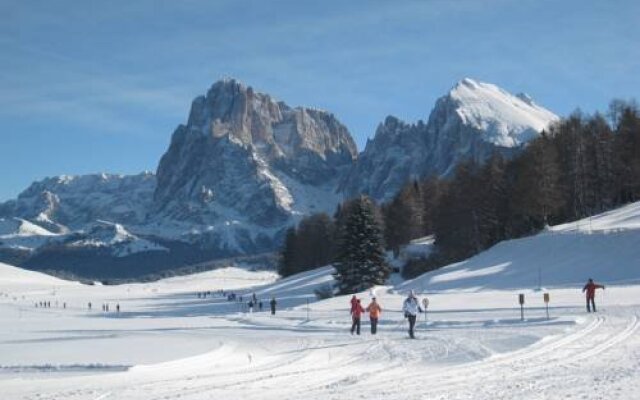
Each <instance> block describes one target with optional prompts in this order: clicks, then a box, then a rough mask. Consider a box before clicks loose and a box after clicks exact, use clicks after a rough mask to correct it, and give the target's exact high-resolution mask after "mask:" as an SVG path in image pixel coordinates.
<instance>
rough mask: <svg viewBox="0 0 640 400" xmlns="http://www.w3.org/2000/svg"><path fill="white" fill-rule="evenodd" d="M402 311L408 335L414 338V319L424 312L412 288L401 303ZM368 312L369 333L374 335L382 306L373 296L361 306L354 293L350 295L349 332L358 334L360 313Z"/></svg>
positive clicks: (376, 331) (360, 319) (360, 321)
mask: <svg viewBox="0 0 640 400" xmlns="http://www.w3.org/2000/svg"><path fill="white" fill-rule="evenodd" d="M402 311H403V312H404V317H405V318H406V319H407V320H408V321H409V337H410V338H411V339H415V332H414V331H415V326H416V319H417V316H418V313H421V312H424V310H423V309H422V307H420V303H419V302H418V298H417V297H416V294H415V292H414V291H413V290H412V291H411V292H410V293H409V296H408V297H407V298H406V299H405V300H404V302H403V304H402ZM365 312H368V313H369V322H370V325H371V334H372V335H375V334H376V333H378V321H379V320H380V315H381V314H382V307H381V306H380V303H378V300H377V299H376V297H375V296H373V297H372V298H371V303H369V305H368V306H367V307H366V308H365V307H363V306H362V302H361V300H360V299H359V298H357V297H356V295H355V294H354V295H353V296H352V297H351V334H352V335H353V334H354V333H355V334H357V335H359V334H360V326H361V324H362V315H363V314H364V313H365Z"/></svg>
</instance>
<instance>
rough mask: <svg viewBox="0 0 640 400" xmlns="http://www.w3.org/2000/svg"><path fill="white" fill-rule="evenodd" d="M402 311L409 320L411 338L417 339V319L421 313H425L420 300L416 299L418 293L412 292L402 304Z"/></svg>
mask: <svg viewBox="0 0 640 400" xmlns="http://www.w3.org/2000/svg"><path fill="white" fill-rule="evenodd" d="M402 311H404V317H405V318H407V319H408V320H409V337H410V338H411V339H415V338H416V337H415V335H414V333H413V330H414V328H415V326H416V317H417V315H418V313H419V312H424V311H423V310H422V307H420V303H418V299H417V298H416V293H415V292H414V291H413V290H412V291H411V292H410V293H409V296H408V297H407V298H406V299H405V301H404V303H403V304H402Z"/></svg>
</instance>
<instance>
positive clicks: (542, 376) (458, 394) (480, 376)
mask: <svg viewBox="0 0 640 400" xmlns="http://www.w3.org/2000/svg"><path fill="white" fill-rule="evenodd" d="M639 328H640V323H639V319H638V314H637V312H636V311H635V310H634V309H631V308H626V309H621V310H615V312H614V313H611V314H595V315H593V316H592V317H590V318H589V320H588V322H586V323H584V324H582V325H580V326H579V327H577V328H576V329H572V330H571V331H570V332H568V333H566V334H562V335H558V336H554V337H552V338H549V339H547V340H543V341H540V342H537V343H535V344H534V345H531V346H528V347H526V348H523V349H520V350H516V351H513V352H509V353H506V354H500V355H496V356H493V357H488V358H487V359H484V360H479V361H474V362H470V363H463V364H461V365H453V366H438V367H434V366H433V365H431V366H429V365H427V366H420V365H418V364H411V366H409V367H408V366H407V365H406V360H405V359H403V358H396V357H394V355H393V351H392V350H390V349H392V348H395V347H396V346H397V345H398V342H400V343H416V346H419V345H420V344H422V343H424V342H430V341H431V340H432V335H434V334H433V333H429V332H426V334H423V335H425V337H423V338H422V339H419V340H417V341H409V340H407V339H404V338H399V337H397V336H395V337H393V338H390V337H382V336H381V337H379V338H375V339H371V338H366V339H364V338H353V339H352V338H346V339H341V340H336V341H335V342H333V343H332V344H327V343H326V342H325V341H324V340H302V341H299V342H298V343H297V348H296V350H292V351H287V352H285V353H282V354H280V355H279V357H277V359H276V360H275V361H272V362H267V363H264V364H261V365H257V366H255V367H253V366H252V365H248V366H246V367H244V368H240V369H236V370H232V371H225V370H224V369H223V370H217V371H208V368H207V367H206V366H203V367H202V368H201V369H200V370H197V371H194V372H192V373H186V374H184V373H181V371H179V370H175V371H174V370H170V371H171V373H170V376H166V375H164V373H163V372H162V371H159V375H160V376H153V375H147V374H144V373H142V374H141V375H142V376H131V377H130V378H128V379H121V377H118V376H115V375H113V376H111V377H109V376H102V377H101V379H107V380H109V381H110V383H108V384H107V385H106V386H105V387H102V386H101V385H97V387H95V386H94V385H93V384H88V385H87V384H81V385H79V386H80V387H78V388H77V389H75V390H63V391H59V392H55V391H54V392H52V393H48V394H46V395H45V394H40V395H38V396H33V397H31V396H26V397H24V399H41V400H42V399H52V400H53V399H62V398H65V399H70V400H75V399H92V400H97V399H100V400H103V399H106V398H107V397H111V398H119V399H129V398H131V399H149V400H152V399H165V400H168V399H201V398H221V397H220V396H225V395H229V394H234V395H238V396H240V397H241V398H243V399H247V398H249V399H252V398H256V399H258V398H265V399H266V398H279V399H296V398H300V397H302V396H304V397H305V398H307V399H310V398H347V397H352V395H355V396H356V397H361V398H379V397H384V398H403V399H424V398H428V399H499V398H513V396H514V392H516V393H517V394H518V396H519V397H520V398H546V397H545V393H547V394H548V395H550V394H549V392H551V393H555V392H556V391H557V390H560V391H561V390H562V389H564V388H566V382H567V380H576V381H580V379H581V376H582V375H584V371H583V368H581V365H583V363H584V362H585V360H593V359H597V358H598V357H600V356H601V355H602V354H603V353H606V352H607V351H608V350H610V349H611V348H614V347H616V346H623V345H624V344H625V343H626V342H627V341H629V339H630V338H632V337H633V336H634V334H636V333H637V331H638V329H639ZM436 342H438V343H439V345H440V346H441V350H442V352H443V354H445V358H446V354H447V351H448V349H447V346H450V345H451V343H450V342H447V341H446V340H440V339H436ZM330 346H334V347H337V348H339V347H349V346H351V347H353V348H354V349H357V350H356V351H352V352H349V353H348V356H344V355H343V356H338V357H334V358H333V359H332V355H331V353H330V352H329V353H327V352H326V351H327V350H328V349H329V348H330ZM416 350H419V347H418V348H417V349H416ZM320 353H322V355H321V356H320ZM367 354H377V355H379V357H378V358H379V359H381V362H371V361H370V360H367V358H366V357H365V355H367ZM322 358H323V359H324V362H321V361H320V359H322ZM604 368H605V366H604V365H603V369H604ZM558 371H562V374H558ZM132 375H135V372H132ZM171 375H173V376H171ZM557 375H560V376H561V378H558V377H557ZM622 375H624V374H618V375H615V374H614V375H611V374H609V376H608V378H605V377H603V378H602V379H610V380H612V381H616V380H618V379H620V378H622ZM636 378H637V376H636ZM554 385H559V388H557V387H555V386H554ZM83 386H88V387H85V388H83ZM592 389H593V388H592ZM97 393H102V394H100V395H98V396H97V397H96V394H97ZM603 396H605V394H603ZM550 398H551V397H550ZM588 398H598V397H588ZM602 398H607V397H602Z"/></svg>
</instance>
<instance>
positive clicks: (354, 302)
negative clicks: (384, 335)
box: [351, 294, 382, 335]
mask: <svg viewBox="0 0 640 400" xmlns="http://www.w3.org/2000/svg"><path fill="white" fill-rule="evenodd" d="M365 312H368V313H369V321H370V322H371V334H372V335H375V334H376V333H377V332H378V320H379V319H380V314H382V307H380V304H378V302H377V301H376V298H375V297H373V298H371V303H370V304H369V305H368V306H367V308H366V309H365V308H363V307H362V304H361V301H360V299H359V298H357V297H356V295H355V294H354V295H353V297H351V321H352V323H351V334H352V335H353V333H354V332H355V333H357V334H358V335H359V334H360V325H361V319H362V314H364V313H365Z"/></svg>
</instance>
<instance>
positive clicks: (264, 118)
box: [0, 79, 357, 272]
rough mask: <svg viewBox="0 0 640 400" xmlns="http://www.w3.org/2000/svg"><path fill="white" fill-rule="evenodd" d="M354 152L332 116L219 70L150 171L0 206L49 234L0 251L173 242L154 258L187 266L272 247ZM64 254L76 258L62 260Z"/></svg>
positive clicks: (101, 252)
mask: <svg viewBox="0 0 640 400" xmlns="http://www.w3.org/2000/svg"><path fill="white" fill-rule="evenodd" d="M356 157H357V149H356V145H355V143H354V141H353V139H352V137H351V135H350V134H349V131H348V130H347V128H346V127H345V126H344V125H343V124H342V123H340V121H338V120H337V119H336V118H335V117H334V116H333V115H332V114H330V113H328V112H325V111H321V110H316V109H310V108H304V107H295V108H293V107H289V106H288V105H286V104H285V103H283V102H279V101H276V100H275V99H273V98H272V97H271V96H269V95H267V94H263V93H259V92H256V91H254V90H253V89H252V88H251V87H249V86H246V85H244V84H242V83H240V82H238V81H236V80H234V79H225V80H221V81H219V82H217V83H215V84H214V85H213V86H212V87H211V88H210V89H209V91H208V92H207V93H206V95H204V96H199V97H197V98H196V99H195V100H194V101H193V103H192V107H191V111H190V113H189V117H188V120H187V122H186V124H184V125H180V126H178V128H177V129H176V130H175V132H174V134H173V136H172V140H171V144H170V146H169V148H168V150H167V151H166V153H165V154H164V155H163V156H162V158H161V160H160V162H159V165H158V169H157V173H156V174H152V173H143V174H140V175H135V176H119V175H107V174H98V175H86V176H75V177H74V176H60V177H55V178H47V179H44V180H42V181H39V182H36V183H34V184H32V185H31V186H30V187H29V188H28V189H27V190H25V191H24V192H23V193H21V194H20V195H19V196H18V198H17V199H16V200H13V201H9V202H7V203H4V204H0V217H6V218H21V219H23V220H25V221H31V223H33V224H35V225H37V226H39V227H41V228H42V229H47V230H48V231H50V232H51V233H52V234H55V235H53V237H47V238H44V239H43V240H41V241H40V242H38V243H36V242H35V241H33V240H32V241H31V242H33V243H34V244H33V246H24V240H23V241H22V242H21V243H20V245H19V246H18V245H17V244H16V243H15V242H16V240H5V241H4V242H0V252H1V250H2V249H3V248H4V249H11V250H12V251H13V252H15V251H22V252H28V253H29V254H26V255H24V257H31V258H33V257H34V256H33V253H36V255H37V259H38V261H39V264H40V265H42V264H43V263H45V264H46V263H48V262H50V261H49V260H53V259H55V260H56V261H55V264H56V265H51V267H56V266H58V265H65V263H73V264H77V263H80V264H82V263H86V262H87V261H86V260H90V259H92V257H93V258H95V257H105V256H107V257H112V259H111V260H110V261H111V262H113V263H119V262H121V260H116V259H115V258H125V257H126V256H129V255H132V254H137V253H144V252H156V253H157V252H158V251H160V252H166V251H169V252H171V253H173V254H174V257H173V259H172V258H171V257H164V258H163V259H162V260H158V259H157V256H156V258H154V262H156V263H157V262H160V263H162V262H168V261H167V260H168V259H172V261H171V263H172V264H180V260H182V263H183V264H185V263H189V262H197V261H199V260H202V259H207V258H208V259H210V258H216V257H229V256H237V255H246V254H255V253H259V252H264V251H273V250H275V249H276V248H277V247H278V246H279V244H280V239H281V237H282V235H283V233H284V231H285V230H286V228H287V227H288V226H290V225H292V224H294V223H295V222H296V221H298V220H299V219H300V218H302V217H303V216H305V215H309V214H311V213H314V212H322V211H324V212H329V213H332V212H333V211H334V210H335V207H336V206H337V204H338V203H339V202H340V201H341V200H342V198H341V196H340V194H338V192H337V187H338V184H339V181H340V180H341V178H342V177H343V176H344V175H345V174H346V173H347V172H348V171H349V170H350V168H351V167H352V165H353V163H354V160H355V159H356ZM123 232H124V233H123ZM14 233H15V232H14ZM125 233H126V234H125ZM176 246H177V247H178V250H176ZM42 252H45V253H46V252H49V253H51V252H54V253H55V257H48V256H47V254H48V253H47V254H45V255H43V254H38V253H42ZM71 253H73V254H74V255H75V256H76V257H75V258H74V260H73V261H71V260H66V259H65V258H64V257H63V258H62V259H61V258H60V255H61V254H71ZM186 253H190V256H189V257H188V261H187V259H185V258H184V257H185V254H186ZM78 254H82V257H80V258H78V257H77V255H78ZM176 254H179V255H176ZM198 254H199V256H198ZM10 261H12V262H15V254H13V253H12V257H11V258H10ZM51 262H53V261H51ZM78 268H82V266H81V265H78ZM127 268H129V266H127ZM76 272H77V271H76Z"/></svg>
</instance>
